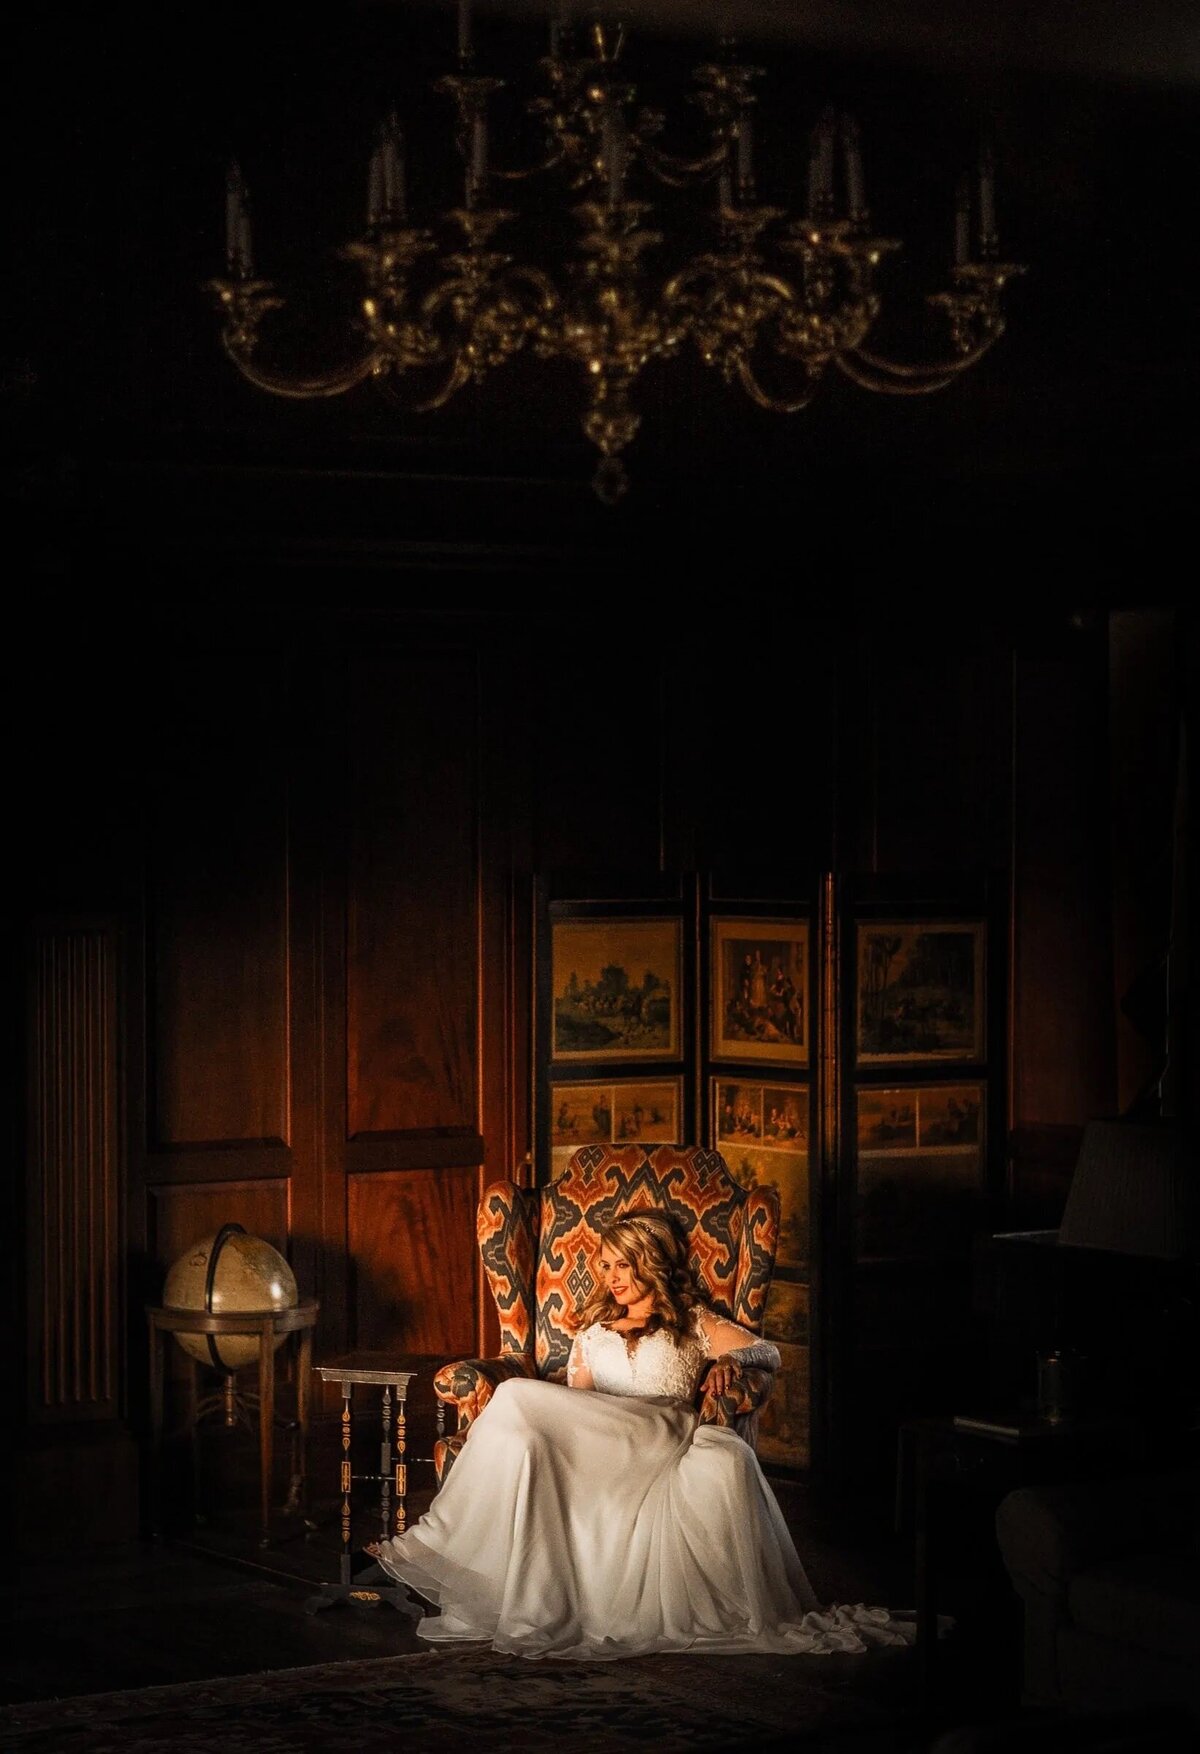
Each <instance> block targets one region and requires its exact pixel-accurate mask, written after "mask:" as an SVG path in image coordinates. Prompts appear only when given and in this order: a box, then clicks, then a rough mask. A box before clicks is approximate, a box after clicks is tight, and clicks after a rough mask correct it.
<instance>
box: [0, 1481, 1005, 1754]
mask: <svg viewBox="0 0 1200 1754" xmlns="http://www.w3.org/2000/svg"><path fill="white" fill-rule="evenodd" d="M774 1484H775V1490H776V1493H777V1496H778V1498H779V1501H780V1504H781V1506H782V1508H783V1510H784V1514H785V1516H786V1518H787V1521H788V1524H789V1527H790V1528H791V1530H792V1533H793V1536H794V1538H795V1540H796V1544H797V1547H798V1549H799V1551H800V1553H801V1555H802V1557H803V1559H804V1561H805V1564H806V1566H807V1568H808V1571H809V1575H810V1577H811V1580H812V1583H813V1586H814V1589H815V1590H816V1592H817V1595H818V1597H819V1598H820V1599H822V1600H827V1601H867V1602H882V1603H888V1604H892V1605H898V1606H902V1605H905V1604H908V1603H909V1602H911V1599H912V1555H911V1545H910V1542H909V1541H908V1540H907V1539H905V1538H903V1537H898V1536H897V1535H896V1534H895V1533H894V1531H893V1529H892V1527H891V1522H890V1506H885V1505H883V1504H882V1503H866V1502H864V1503H859V1504H848V1503H846V1502H836V1501H833V1500H827V1499H821V1498H819V1497H818V1496H817V1495H816V1494H815V1493H814V1492H812V1491H810V1490H809V1489H808V1488H806V1487H805V1486H803V1485H800V1484H796V1483H794V1482H784V1481H776V1482H775V1483H774ZM429 1496H430V1493H429V1491H428V1490H426V1491H425V1492H424V1493H417V1492H414V1493H413V1494H412V1495H411V1497H410V1501H409V1505H410V1515H411V1516H414V1517H415V1516H416V1515H419V1514H420V1512H421V1510H422V1509H423V1508H424V1506H425V1504H426V1503H427V1502H428V1498H429ZM314 1514H315V1518H316V1520H317V1522H318V1528H317V1530H316V1532H315V1533H311V1534H309V1535H308V1536H307V1537H306V1536H305V1535H304V1534H303V1533H300V1532H298V1533H289V1532H288V1525H287V1524H282V1525H281V1527H280V1532H279V1536H278V1537H277V1538H276V1539H275V1540H274V1541H273V1543H272V1545H271V1546H270V1547H269V1548H267V1549H265V1550H263V1549H260V1548H259V1546H258V1544H257V1539H256V1530H255V1526H254V1516H253V1512H252V1511H251V1510H249V1509H247V1510H245V1511H240V1512H237V1513H226V1515H224V1516H223V1517H222V1518H220V1519H219V1520H216V1521H214V1522H211V1523H210V1524H208V1525H206V1526H205V1527H203V1528H199V1529H193V1530H191V1531H190V1532H189V1533H188V1534H187V1535H186V1537H184V1536H180V1535H178V1534H177V1535H176V1536H175V1538H173V1539H172V1540H171V1541H169V1542H166V1543H163V1544H160V1545H150V1544H148V1543H147V1544H139V1545H136V1546H131V1547H122V1548H114V1549H111V1550H107V1551H104V1550H100V1551H97V1552H94V1553H91V1554H88V1555H79V1556H77V1557H70V1556H68V1557H66V1558H55V1559H54V1560H52V1561H47V1562H46V1563H45V1564H34V1565H31V1566H27V1567H26V1568H25V1569H24V1570H23V1572H22V1573H21V1574H20V1575H19V1576H18V1578H17V1579H16V1581H15V1583H14V1584H13V1585H12V1586H6V1587H5V1588H4V1589H3V1590H0V1623H2V1629H0V1638H2V1639H3V1647H4V1653H5V1656H4V1662H3V1665H2V1679H0V1702H4V1703H15V1702H17V1701H21V1700H32V1699H44V1698H51V1697H65V1696H67V1695H71V1694H80V1693H91V1692H106V1691H110V1690H116V1689H122V1688H129V1687H143V1686H152V1685H158V1684H163V1683H168V1682H174V1681H186V1680H206V1679H211V1678H213V1677H216V1676H219V1675H234V1674H248V1673H253V1672H256V1671H260V1670H264V1669H280V1668H291V1667H297V1666H303V1665H305V1664H310V1663H322V1662H331V1661H332V1662H336V1661H340V1660H345V1659H348V1658H352V1657H371V1656H393V1655H397V1654H400V1653H403V1652H405V1651H409V1650H415V1649H418V1648H421V1647H420V1646H419V1643H418V1640H417V1638H416V1634H415V1626H414V1623H413V1621H412V1620H410V1619H408V1618H406V1617H405V1616H403V1615H402V1614H399V1613H397V1612H396V1611H395V1610H394V1609H393V1608H391V1607H388V1606H386V1605H376V1606H366V1605H363V1606H353V1607H351V1606H346V1605H340V1604H339V1605H336V1606H333V1607H329V1608H326V1609H324V1610H322V1611H321V1612H318V1613H315V1614H313V1613H310V1612H308V1611H307V1608H306V1604H308V1603H309V1602H311V1600H312V1597H313V1594H314V1585H315V1584H317V1583H318V1582H319V1581H320V1580H321V1579H322V1578H333V1577H335V1576H336V1574H337V1554H338V1545H339V1530H338V1524H337V1519H336V1507H335V1506H332V1505H330V1506H326V1507H323V1508H322V1507H320V1506H318V1507H317V1510H316V1512H315V1513H314ZM292 1526H293V1527H295V1528H297V1529H299V1528H300V1525H299V1524H294V1525H292ZM373 1533H374V1531H373V1530H372V1529H371V1528H370V1527H369V1525H368V1526H367V1527H366V1528H365V1529H364V1530H363V1538H364V1539H370V1538H371V1536H372V1534H373ZM939 1659H940V1675H939V1687H938V1694H937V1697H936V1698H935V1699H934V1700H933V1701H932V1708H931V1709H927V1710H922V1709H921V1701H919V1700H918V1698H917V1697H916V1687H915V1668H914V1666H913V1665H912V1663H911V1662H909V1661H908V1660H907V1657H906V1661H905V1663H904V1665H895V1664H893V1665H892V1666H891V1668H890V1669H888V1668H886V1666H885V1667H883V1668H878V1667H877V1668H875V1669H873V1670H872V1675H871V1679H870V1683H869V1684H870V1686H871V1687H872V1688H873V1689H875V1690H876V1691H877V1692H878V1691H879V1690H882V1698H883V1702H884V1703H886V1704H887V1705H888V1706H889V1707H891V1708H894V1709H895V1712H896V1714H897V1716H898V1717H899V1718H902V1719H904V1720H909V1719H911V1726H912V1729H911V1734H912V1739H911V1741H906V1744H905V1745H906V1746H908V1747H911V1748H914V1749H917V1748H922V1749H923V1748H925V1747H927V1746H928V1745H929V1741H930V1739H931V1737H932V1736H933V1735H934V1734H936V1732H937V1731H938V1730H939V1729H944V1728H946V1727H947V1726H949V1725H952V1724H955V1723H960V1722H962V1721H964V1719H968V1718H969V1719H972V1720H975V1721H978V1720H979V1719H980V1718H981V1717H988V1716H993V1715H1002V1714H1005V1713H1007V1712H1008V1711H1010V1710H1012V1709H1014V1708H1015V1704H1016V1700H1015V1685H1016V1666H1015V1665H1016V1662H1017V1653H1016V1649H1015V1646H1014V1645H1013V1644H1012V1642H1011V1640H1008V1639H1006V1638H1005V1637H1004V1636H1003V1635H1001V1636H1000V1637H999V1638H998V1637H997V1634H996V1631H995V1623H994V1622H993V1621H992V1620H991V1619H990V1618H989V1616H988V1615H987V1614H986V1613H984V1614H982V1615H980V1614H978V1613H976V1614H975V1617H974V1622H973V1623H972V1618H971V1616H970V1615H969V1616H968V1617H967V1619H966V1620H965V1621H963V1622H962V1623H960V1626H959V1627H958V1628H957V1629H956V1631H955V1632H954V1633H953V1634H952V1635H951V1636H950V1637H949V1638H947V1639H946V1640H945V1641H944V1642H943V1644H942V1646H941V1647H940V1649H939ZM738 1660H739V1662H743V1659H738ZM820 1660H822V1661H825V1659H820ZM754 1661H755V1659H753V1658H748V1659H744V1663H751V1664H752V1663H753V1662H754ZM839 1662H840V1663H841V1665H842V1668H844V1670H845V1673H844V1674H841V1673H840V1671H838V1672H837V1673H835V1675H834V1680H835V1682H836V1683H837V1684H839V1685H842V1686H845V1687H847V1688H857V1687H861V1686H862V1685H863V1684H864V1682H865V1681H866V1679H867V1677H866V1674H865V1671H864V1670H863V1669H862V1667H861V1666H858V1667H855V1666H854V1665H855V1659H853V1658H850V1659H837V1660H835V1663H834V1668H835V1670H836V1669H837V1664H838V1663H839ZM826 1679H828V1677H826Z"/></svg>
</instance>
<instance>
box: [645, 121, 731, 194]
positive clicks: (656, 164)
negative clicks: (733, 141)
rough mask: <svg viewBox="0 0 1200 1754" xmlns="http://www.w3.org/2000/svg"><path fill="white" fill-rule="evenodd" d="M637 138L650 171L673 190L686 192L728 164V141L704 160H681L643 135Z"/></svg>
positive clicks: (717, 147) (706, 155) (704, 155)
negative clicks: (691, 186) (688, 188)
mask: <svg viewBox="0 0 1200 1754" xmlns="http://www.w3.org/2000/svg"><path fill="white" fill-rule="evenodd" d="M635 138H636V140H637V142H638V145H639V147H640V148H641V152H642V157H643V158H644V160H645V163H646V168H647V170H648V171H649V172H650V173H651V175H652V176H654V177H657V178H658V180H659V182H660V183H666V185H667V187H668V188H671V189H686V188H687V187H688V186H689V185H690V184H692V183H695V182H697V181H699V180H700V179H701V178H702V177H710V176H712V174H713V173H714V172H715V171H718V170H720V168H721V166H722V165H723V164H724V163H725V162H726V159H727V157H728V152H729V149H728V146H727V144H726V142H725V141H724V140H722V141H721V142H720V143H719V145H717V146H714V147H712V148H711V150H710V151H708V152H706V153H704V154H703V156H702V157H700V158H679V157H677V156H676V154H675V153H673V152H664V151H663V150H662V148H661V147H660V146H655V145H654V144H653V142H652V141H650V140H647V139H644V138H643V136H642V135H641V134H640V133H639V134H637V135H635Z"/></svg>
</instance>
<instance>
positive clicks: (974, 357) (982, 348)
mask: <svg viewBox="0 0 1200 1754" xmlns="http://www.w3.org/2000/svg"><path fill="white" fill-rule="evenodd" d="M997 339H998V337H996V336H989V337H988V339H987V340H986V341H984V342H981V343H980V345H979V346H978V347H972V348H971V349H970V351H969V352H967V353H961V354H956V355H955V357H954V358H953V359H939V360H931V361H930V362H929V363H928V364H927V365H913V364H908V363H906V362H905V361H903V360H898V359H885V358H884V357H883V355H882V354H880V353H872V352H871V351H870V349H869V348H866V347H856V348H854V349H853V352H854V356H855V358H856V359H860V360H861V361H862V363H863V364H864V365H866V366H870V368H871V370H872V371H878V372H886V373H887V374H888V376H890V377H895V378H914V379H919V378H928V377H945V378H946V379H947V381H948V380H949V379H950V378H952V377H955V376H956V375H957V374H958V373H959V372H960V371H966V369H967V367H968V366H972V365H977V364H978V363H979V361H980V360H981V359H982V358H983V356H984V354H985V353H987V351H988V350H989V348H990V347H991V346H992V343H993V341H995V340H997Z"/></svg>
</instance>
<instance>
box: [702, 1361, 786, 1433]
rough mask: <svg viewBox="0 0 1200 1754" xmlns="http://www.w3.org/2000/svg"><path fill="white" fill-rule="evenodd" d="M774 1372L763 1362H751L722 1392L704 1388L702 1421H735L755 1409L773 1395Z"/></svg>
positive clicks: (703, 1422) (705, 1422) (754, 1411)
mask: <svg viewBox="0 0 1200 1754" xmlns="http://www.w3.org/2000/svg"><path fill="white" fill-rule="evenodd" d="M774 1387H775V1372H774V1371H773V1370H764V1369H763V1368H762V1366H761V1365H757V1364H752V1365H748V1366H747V1367H746V1369H745V1370H743V1371H742V1373H741V1375H740V1376H739V1377H738V1379H737V1381H736V1382H734V1383H731V1384H730V1386H729V1388H727V1389H726V1391H725V1393H724V1394H723V1395H716V1394H714V1393H713V1391H712V1390H711V1389H705V1390H704V1393H703V1396H702V1398H701V1401H700V1423H701V1425H735V1424H736V1423H737V1421H738V1420H739V1419H741V1418H743V1417H744V1416H745V1415H746V1414H748V1413H756V1412H757V1411H758V1409H759V1408H760V1407H763V1406H765V1405H766V1403H767V1402H768V1401H769V1400H770V1398H771V1390H772V1389H773V1388H774Z"/></svg>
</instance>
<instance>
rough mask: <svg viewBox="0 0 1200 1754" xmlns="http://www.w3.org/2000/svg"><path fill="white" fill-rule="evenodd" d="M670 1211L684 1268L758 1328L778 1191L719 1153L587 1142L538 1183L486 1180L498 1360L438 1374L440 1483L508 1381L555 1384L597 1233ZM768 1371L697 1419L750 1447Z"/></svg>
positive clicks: (484, 1247)
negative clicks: (730, 1430) (643, 1214)
mask: <svg viewBox="0 0 1200 1754" xmlns="http://www.w3.org/2000/svg"><path fill="white" fill-rule="evenodd" d="M646 1210H655V1211H663V1212H668V1213H669V1214H670V1215H671V1217H673V1218H674V1219H675V1221H676V1223H677V1224H678V1225H679V1227H680V1229H681V1230H682V1232H683V1234H684V1236H685V1237H686V1238H687V1243H688V1256H689V1259H690V1261H691V1264H692V1268H693V1270H694V1272H695V1274H696V1277H697V1279H698V1280H699V1282H700V1285H701V1287H702V1288H703V1290H704V1294H705V1297H706V1299H707V1300H708V1302H709V1303H710V1304H711V1305H712V1307H713V1308H714V1309H716V1310H718V1311H719V1312H720V1313H721V1314H722V1315H725V1316H728V1317H730V1318H731V1319H732V1320H734V1321H736V1322H739V1323H740V1324H741V1325H742V1327H745V1328H750V1329H752V1330H753V1331H754V1332H755V1333H761V1332H762V1323H763V1316H764V1314H765V1311H766V1307H767V1290H768V1288H769V1286H770V1283H771V1274H772V1272H773V1270H774V1266H775V1249H776V1245H777V1243H778V1240H779V1196H778V1194H777V1193H776V1191H775V1190H774V1189H773V1188H751V1189H746V1188H743V1187H740V1186H739V1185H738V1183H737V1182H735V1181H734V1179H733V1177H732V1176H731V1175H730V1173H729V1168H728V1166H727V1164H726V1162H725V1160H724V1158H723V1157H722V1156H721V1154H720V1153H719V1152H717V1151H707V1150H704V1149H702V1148H701V1147H699V1146H694V1145H692V1146H680V1145H585V1146H582V1147H581V1148H580V1149H579V1150H578V1151H575V1152H573V1153H572V1154H571V1158H570V1161H569V1162H568V1164H567V1167H566V1169H565V1170H564V1171H563V1173H562V1174H561V1175H560V1176H559V1177H558V1179H557V1181H554V1182H551V1183H550V1184H549V1186H547V1187H544V1188H532V1189H523V1188H518V1187H517V1186H516V1185H515V1183H513V1182H494V1183H493V1184H492V1185H491V1187H489V1188H487V1189H486V1190H485V1191H484V1195H483V1198H482V1199H481V1201H480V1202H479V1212H478V1217H477V1223H476V1230H477V1234H478V1237H479V1248H480V1253H481V1254H482V1256H483V1265H484V1271H485V1273H486V1274H487V1280H488V1284H489V1286H490V1288H491V1292H492V1295H493V1297H494V1298H495V1300H496V1307H497V1310H498V1311H499V1315H500V1349H501V1351H500V1357H499V1358H493V1359H460V1360H458V1361H456V1362H454V1363H451V1364H446V1365H443V1367H442V1369H441V1370H439V1371H438V1373H437V1375H436V1377H435V1379H434V1389H435V1391H436V1393H437V1394H438V1396H439V1397H440V1399H441V1400H443V1401H445V1402H447V1403H448V1404H449V1405H451V1406H453V1407H454V1408H455V1409H456V1412H457V1416H458V1429H457V1431H456V1432H455V1433H454V1434H453V1435H452V1436H451V1437H449V1438H446V1439H445V1440H444V1441H443V1442H442V1443H440V1444H439V1445H438V1454H437V1463H438V1467H437V1473H438V1480H439V1482H440V1481H441V1480H442V1479H444V1478H445V1474H446V1473H447V1472H448V1471H449V1468H450V1466H451V1464H452V1463H453V1460H454V1457H455V1456H456V1455H457V1453H458V1451H459V1450H460V1449H461V1447H462V1443H463V1442H464V1441H465V1438H466V1433H467V1430H468V1429H469V1427H470V1425H471V1422H472V1421H473V1420H474V1419H475V1418H477V1417H478V1415H479V1414H480V1413H481V1412H482V1411H483V1409H484V1407H485V1406H486V1405H487V1403H488V1401H489V1400H490V1399H491V1397H492V1392H493V1390H494V1389H495V1387H496V1385H497V1383H499V1382H501V1381H503V1379H504V1378H505V1377H507V1376H538V1377H544V1378H547V1379H549V1380H551V1381H554V1382H561V1381H563V1380H564V1378H565V1375H566V1366H567V1356H568V1353H569V1352H570V1349H571V1340H572V1337H573V1330H572V1328H571V1326H570V1318H571V1317H572V1316H573V1315H574V1312H575V1311H576V1310H577V1309H578V1308H579V1307H580V1305H581V1304H582V1303H583V1302H584V1300H585V1298H586V1297H587V1296H588V1295H589V1293H590V1292H591V1290H592V1287H593V1285H594V1283H595V1274H596V1259H597V1256H598V1254H599V1252H600V1237H599V1232H600V1231H601V1230H602V1229H603V1228H604V1226H605V1225H606V1224H609V1223H611V1221H612V1220H613V1219H614V1218H617V1217H619V1216H620V1215H621V1214H623V1213H625V1212H636V1211H646ZM771 1384H772V1375H771V1372H770V1371H764V1370H747V1371H745V1372H744V1373H743V1376H742V1379H741V1381H740V1382H739V1383H738V1384H737V1385H736V1386H735V1388H734V1389H732V1390H731V1391H730V1392H729V1393H728V1394H725V1395H722V1396H720V1397H716V1396H709V1395H705V1394H704V1392H703V1390H702V1391H701V1392H700V1397H699V1401H698V1405H699V1408H700V1417H701V1420H702V1421H711V1422H713V1423H716V1424H720V1425H734V1424H736V1425H737V1426H738V1428H739V1429H740V1430H742V1431H743V1432H745V1434H746V1435H747V1437H749V1438H751V1440H752V1433H753V1424H752V1420H753V1415H754V1413H755V1412H756V1410H757V1409H758V1408H759V1407H761V1406H762V1404H763V1402H764V1401H765V1400H766V1399H767V1396H768V1395H769V1394H770V1390H771Z"/></svg>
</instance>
